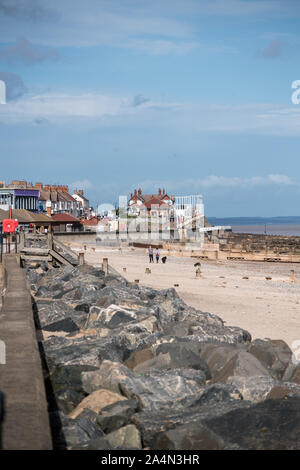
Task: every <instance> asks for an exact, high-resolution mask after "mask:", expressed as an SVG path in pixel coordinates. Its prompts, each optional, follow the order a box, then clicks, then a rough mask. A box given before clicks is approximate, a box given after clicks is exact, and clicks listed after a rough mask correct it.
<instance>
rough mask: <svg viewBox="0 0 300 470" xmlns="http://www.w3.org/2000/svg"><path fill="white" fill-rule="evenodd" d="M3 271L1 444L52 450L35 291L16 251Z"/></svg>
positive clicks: (0, 366) (22, 448) (0, 331)
mask: <svg viewBox="0 0 300 470" xmlns="http://www.w3.org/2000/svg"><path fill="white" fill-rule="evenodd" d="M3 273H4V282H5V294H4V296H3V299H2V302H3V306H2V310H1V312H0V339H1V341H2V342H3V343H4V344H5V348H6V364H3V363H2V364H0V390H1V391H2V392H3V393H4V397H5V401H4V403H5V407H4V421H3V423H2V448H3V449H4V450H47V449H51V448H52V440H51V434H50V426H49V418H48V412H47V400H46V395H45V386H44V379H43V373H42V366H41V359H40V354H39V349H38V343H37V338H36V330H35V325H34V320H33V312H32V302H31V295H30V291H29V289H28V285H27V280H26V276H25V271H24V270H23V269H21V268H20V265H19V259H18V257H17V256H16V255H5V256H4V257H3ZM3 343H2V344H3ZM1 414H3V409H2V411H1V404H0V415H1Z"/></svg>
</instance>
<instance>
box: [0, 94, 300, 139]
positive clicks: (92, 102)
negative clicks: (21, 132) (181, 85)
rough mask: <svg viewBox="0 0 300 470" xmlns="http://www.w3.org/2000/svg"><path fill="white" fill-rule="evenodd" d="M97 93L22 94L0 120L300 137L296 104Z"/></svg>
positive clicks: (0, 114)
mask: <svg viewBox="0 0 300 470" xmlns="http://www.w3.org/2000/svg"><path fill="white" fill-rule="evenodd" d="M139 96H142V95H135V98H134V96H131V97H129V96H115V95H110V96H109V95H100V94H92V93H86V94H77V95H76V94H73V95H71V94H66V93H65V94H63V93H60V94H57V93H52V94H49V93H48V94H44V95H36V96H30V95H24V96H23V97H21V98H19V99H18V100H16V101H11V102H8V103H7V104H5V105H1V106H0V122H4V123H11V124H13V123H22V122H25V123H26V122H33V121H35V120H36V119H37V118H38V119H44V120H45V121H44V122H47V121H48V122H49V123H50V124H51V123H52V124H53V123H54V124H55V123H58V122H59V123H68V122H74V120H75V121H78V122H80V123H82V122H84V121H86V122H87V123H92V121H94V123H95V124H97V125H98V126H101V125H105V126H107V125H110V126H114V125H117V126H120V125H123V126H124V125H127V126H131V127H139V128H140V127H147V128H152V129H153V128H155V127H156V126H157V127H160V128H161V127H162V126H163V128H165V129H168V130H170V131H174V132H181V133H182V132H183V133H187V132H188V133H190V134H191V133H192V134H193V135H198V134H201V133H204V132H206V133H226V134H245V133H248V134H249V133H251V134H256V135H276V136H300V106H295V105H292V104H291V105H290V106H283V105H276V104H274V105H271V104H251V105H248V104H244V105H240V106H230V105H229V106H224V105H222V106H221V105H215V104H211V105H202V104H201V103H197V102H172V101H169V102H166V101H163V102H162V101H155V100H151V99H150V98H143V102H141V103H140V105H139V106H134V103H135V99H136V97H139Z"/></svg>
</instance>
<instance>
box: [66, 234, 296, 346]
mask: <svg viewBox="0 0 300 470" xmlns="http://www.w3.org/2000/svg"><path fill="white" fill-rule="evenodd" d="M70 247H71V248H72V249H74V251H83V250H82V248H83V245H80V244H79V243H72V244H71V246H70ZM92 247H94V248H95V252H94V251H92ZM163 254H164V252H163V251H161V256H163ZM103 258H108V261H109V264H110V265H111V266H112V267H113V268H115V269H116V270H117V271H119V272H120V274H122V275H123V276H125V277H126V278H127V279H128V280H129V281H134V280H136V279H139V282H140V283H141V284H144V285H146V286H150V287H154V288H156V289H165V288H168V287H174V285H175V284H178V287H174V288H175V289H176V291H177V292H178V294H179V295H180V297H182V298H183V300H184V301H185V302H186V303H187V304H188V305H191V306H193V307H196V308H198V309H200V310H202V311H207V312H210V313H214V314H216V315H218V316H220V317H221V318H222V319H223V320H224V321H225V322H226V324H227V325H231V326H239V327H241V328H244V329H246V330H248V331H249V332H250V333H251V335H252V337H253V339H255V338H271V339H283V340H284V341H286V342H287V343H288V344H289V346H290V347H292V343H293V341H296V340H300V264H294V265H293V264H291V263H263V262H234V261H222V262H220V261H203V260H201V272H202V273H201V278H196V275H195V271H196V268H195V267H194V264H195V263H196V262H197V261H198V260H197V259H195V258H185V257H171V256H168V259H167V262H166V264H162V263H161V262H160V263H159V264H156V262H155V263H153V264H152V263H151V264H150V263H149V257H148V254H147V251H146V250H145V249H138V248H135V249H131V248H122V250H121V251H120V250H118V249H113V248H108V247H107V248H106V247H99V246H96V245H92V244H89V245H87V250H86V251H85V259H86V261H87V262H88V263H90V264H93V265H95V266H100V265H101V263H102V259H103ZM123 267H126V272H123ZM146 268H150V269H151V274H146V273H145V269H146ZM292 269H294V270H295V279H296V281H295V282H291V281H290V272H291V270H292ZM266 277H271V278H272V279H271V280H266ZM243 278H247V279H243Z"/></svg>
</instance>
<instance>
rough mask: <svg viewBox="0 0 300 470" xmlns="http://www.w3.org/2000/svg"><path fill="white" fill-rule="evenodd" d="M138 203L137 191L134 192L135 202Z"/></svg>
mask: <svg viewBox="0 0 300 470" xmlns="http://www.w3.org/2000/svg"><path fill="white" fill-rule="evenodd" d="M136 201H137V195H136V189H135V190H134V202H136Z"/></svg>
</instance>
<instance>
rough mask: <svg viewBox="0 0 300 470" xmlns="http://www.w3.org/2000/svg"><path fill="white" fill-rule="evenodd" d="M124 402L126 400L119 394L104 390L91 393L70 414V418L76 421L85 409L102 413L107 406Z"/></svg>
mask: <svg viewBox="0 0 300 470" xmlns="http://www.w3.org/2000/svg"><path fill="white" fill-rule="evenodd" d="M122 400H125V398H124V397H123V396H122V395H120V394H118V393H114V392H111V391H110V390H103V389H100V390H96V391H95V392H93V393H91V394H90V395H88V396H87V397H86V398H84V399H83V400H82V401H81V402H80V403H79V405H78V406H77V407H76V408H75V410H73V411H72V412H71V413H70V415H69V416H70V418H73V419H75V418H77V416H78V415H80V413H81V412H82V411H83V410H85V409H88V410H91V411H94V412H96V413H99V411H101V410H102V409H103V408H105V407H106V406H108V405H111V404H112V403H116V402H119V401H122Z"/></svg>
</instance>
